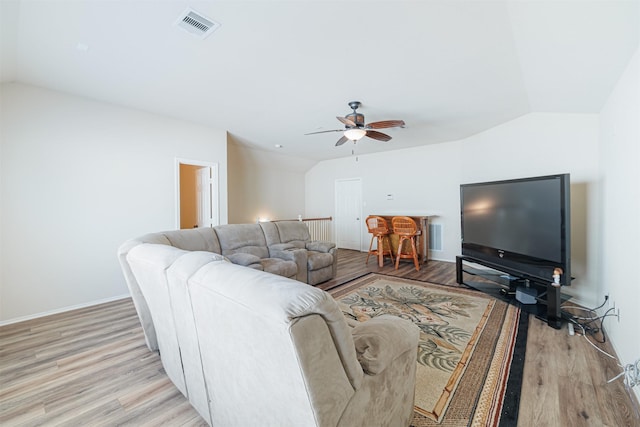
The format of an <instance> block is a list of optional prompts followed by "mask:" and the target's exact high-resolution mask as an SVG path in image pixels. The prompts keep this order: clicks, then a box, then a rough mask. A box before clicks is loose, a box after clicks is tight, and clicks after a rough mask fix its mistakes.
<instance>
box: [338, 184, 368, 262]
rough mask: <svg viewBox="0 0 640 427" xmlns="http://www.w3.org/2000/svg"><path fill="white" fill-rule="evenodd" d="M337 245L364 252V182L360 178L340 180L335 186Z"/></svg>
mask: <svg viewBox="0 0 640 427" xmlns="http://www.w3.org/2000/svg"><path fill="white" fill-rule="evenodd" d="M335 195H336V214H335V230H336V245H337V246H338V247H339V248H343V249H353V250H356V251H362V220H361V218H362V182H361V180H360V178H353V179H338V180H336V185H335Z"/></svg>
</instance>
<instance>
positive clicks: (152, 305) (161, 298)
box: [127, 243, 187, 395]
mask: <svg viewBox="0 0 640 427" xmlns="http://www.w3.org/2000/svg"><path fill="white" fill-rule="evenodd" d="M186 253H187V252H185V251H183V250H181V249H177V248H174V247H171V246H168V245H163V244H160V245H158V244H148V243H143V244H140V245H138V246H136V247H134V248H132V249H131V250H130V251H129V253H128V254H127V262H128V263H129V266H130V267H131V271H132V272H133V275H134V276H135V279H136V281H137V283H138V285H139V287H140V290H141V291H142V295H143V296H144V299H145V301H146V303H147V306H148V308H149V314H150V315H151V318H152V319H153V325H154V326H155V332H156V339H157V343H158V349H159V350H160V354H161V355H162V357H161V360H162V365H163V366H164V369H165V371H166V372H167V375H168V376H169V378H171V381H173V383H174V384H175V385H176V387H177V388H178V389H179V390H180V392H182V394H184V395H186V394H187V390H186V384H185V380H184V373H183V371H182V360H181V358H180V348H179V344H178V339H177V332H176V327H175V323H174V319H173V311H172V307H171V300H170V298H169V286H168V283H167V274H166V271H167V268H169V267H170V266H171V264H173V263H174V262H175V261H176V260H177V259H178V258H179V257H180V256H182V255H184V254H186Z"/></svg>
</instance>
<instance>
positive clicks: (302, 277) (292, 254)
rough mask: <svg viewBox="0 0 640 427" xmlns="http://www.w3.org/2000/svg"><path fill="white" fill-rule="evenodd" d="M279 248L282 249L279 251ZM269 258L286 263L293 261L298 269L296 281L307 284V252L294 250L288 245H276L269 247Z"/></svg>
mask: <svg viewBox="0 0 640 427" xmlns="http://www.w3.org/2000/svg"><path fill="white" fill-rule="evenodd" d="M280 247H281V248H282V249H280ZM269 256H270V257H271V258H280V259H284V260H287V261H294V262H295V263H296V267H297V269H298V271H297V273H296V280H298V281H300V282H303V283H308V282H307V251H306V250H305V249H301V248H296V247H295V246H294V245H292V244H290V243H278V244H275V245H271V246H269Z"/></svg>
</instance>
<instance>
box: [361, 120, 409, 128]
mask: <svg viewBox="0 0 640 427" xmlns="http://www.w3.org/2000/svg"><path fill="white" fill-rule="evenodd" d="M404 125H405V123H404V120H382V121H379V122H371V123H368V124H367V125H366V126H365V129H386V128H397V127H403V126H404Z"/></svg>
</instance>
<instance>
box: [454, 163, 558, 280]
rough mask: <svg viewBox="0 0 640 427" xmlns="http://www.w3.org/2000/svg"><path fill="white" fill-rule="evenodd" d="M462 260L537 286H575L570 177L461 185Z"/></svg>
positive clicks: (555, 176)
mask: <svg viewBox="0 0 640 427" xmlns="http://www.w3.org/2000/svg"><path fill="white" fill-rule="evenodd" d="M460 208H461V209H460V210H461V225H462V255H463V256H467V257H470V258H475V259H477V260H480V261H483V262H484V263H485V264H486V265H487V266H488V267H492V268H495V269H497V270H500V271H503V272H505V273H507V274H509V275H513V276H516V277H520V278H523V279H529V280H533V281H535V282H542V283H547V284H548V283H551V282H552V281H553V274H554V270H555V269H556V268H561V269H562V272H563V274H562V275H561V277H560V284H561V285H565V286H566V285H569V284H571V224H570V221H571V215H570V183H569V174H559V175H549V176H539V177H532V178H522V179H511V180H506V181H494V182H482V183H473V184H462V185H461V186H460Z"/></svg>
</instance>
